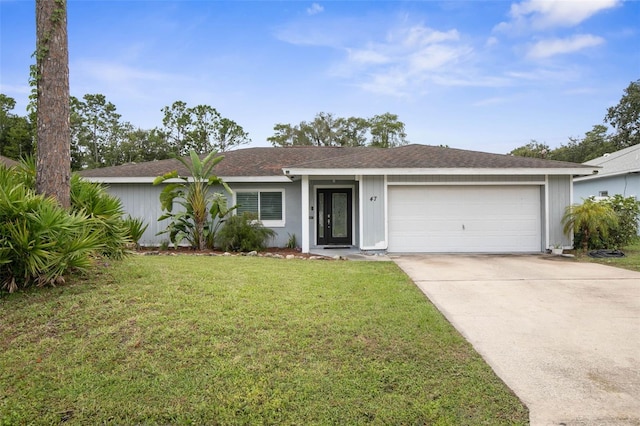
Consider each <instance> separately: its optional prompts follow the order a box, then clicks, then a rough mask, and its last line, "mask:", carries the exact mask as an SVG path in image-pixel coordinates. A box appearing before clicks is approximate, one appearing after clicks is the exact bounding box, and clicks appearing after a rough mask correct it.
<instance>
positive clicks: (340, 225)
mask: <svg viewBox="0 0 640 426" xmlns="http://www.w3.org/2000/svg"><path fill="white" fill-rule="evenodd" d="M352 202H353V199H352V191H351V188H322V189H318V192H317V200H316V206H317V218H318V222H317V226H318V228H317V234H316V235H317V236H318V245H345V244H346V245H351V243H352V219H353V218H352V208H351V206H352Z"/></svg>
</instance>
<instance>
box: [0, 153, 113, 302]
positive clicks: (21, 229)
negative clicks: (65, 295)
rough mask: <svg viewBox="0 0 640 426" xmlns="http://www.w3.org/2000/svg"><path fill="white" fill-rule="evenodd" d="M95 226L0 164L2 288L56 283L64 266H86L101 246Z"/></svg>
mask: <svg viewBox="0 0 640 426" xmlns="http://www.w3.org/2000/svg"><path fill="white" fill-rule="evenodd" d="M95 229H97V224H96V223H95V219H92V218H90V217H88V216H86V215H84V214H83V213H81V212H72V213H69V212H67V211H66V210H65V209H63V208H62V207H60V206H59V205H58V203H57V202H56V201H55V200H54V199H53V198H45V197H44V196H42V195H37V194H36V193H35V192H34V190H33V189H31V188H29V187H27V185H25V183H24V182H23V181H22V176H21V175H20V174H19V173H13V172H12V171H10V170H8V169H7V168H6V167H3V166H0V259H1V260H0V288H2V289H5V290H8V291H9V292H13V291H15V290H17V289H18V288H20V287H26V286H29V285H31V284H35V285H39V286H42V285H47V284H50V285H55V284H58V283H62V282H64V278H63V275H64V274H65V273H66V272H67V271H69V270H75V269H79V270H82V269H86V268H88V267H89V266H90V265H91V260H92V254H93V253H94V252H95V251H96V250H99V249H101V248H102V247H103V245H102V236H101V234H100V233H99V232H95Z"/></svg>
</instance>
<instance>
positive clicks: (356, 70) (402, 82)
mask: <svg viewBox="0 0 640 426" xmlns="http://www.w3.org/2000/svg"><path fill="white" fill-rule="evenodd" d="M459 39H460V34H459V33H458V31H457V30H455V29H453V30H449V31H438V30H434V29H432V28H428V27H426V26H423V25H414V26H409V27H401V28H398V29H395V30H392V31H389V32H388V33H387V35H386V37H385V39H384V40H383V41H380V42H377V43H368V44H367V45H366V46H365V47H363V48H349V49H347V52H348V55H347V57H346V58H345V60H344V62H343V63H341V64H340V65H339V66H338V67H336V68H337V69H339V70H340V73H339V74H340V75H341V76H343V77H348V78H352V79H354V80H357V81H358V83H357V85H358V86H359V87H361V88H362V89H364V90H366V91H370V92H374V93H381V94H393V95H397V96H404V95H407V94H410V93H414V92H415V91H416V90H418V91H421V90H423V89H422V86H423V83H424V82H425V81H426V80H431V81H433V77H434V76H436V75H437V74H439V73H442V72H448V71H447V70H450V68H451V66H452V65H453V64H454V63H457V62H459V61H461V60H464V59H465V58H467V57H468V56H469V55H470V54H471V53H472V51H473V50H472V49H471V48H470V47H468V46H466V45H465V44H464V43H461V42H460V41H459Z"/></svg>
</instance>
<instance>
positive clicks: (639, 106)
mask: <svg viewBox="0 0 640 426" xmlns="http://www.w3.org/2000/svg"><path fill="white" fill-rule="evenodd" d="M604 121H605V122H606V123H609V124H611V126H612V127H613V128H614V129H615V131H616V133H615V134H614V135H613V136H612V137H611V141H612V142H613V144H614V145H615V146H616V148H617V149H623V148H626V147H629V146H632V145H637V144H639V143H640V80H636V81H632V82H631V83H630V84H629V86H627V88H626V89H624V95H623V96H622V99H620V102H618V104H617V105H615V106H612V107H610V108H609V109H608V110H607V115H606V116H605V118H604Z"/></svg>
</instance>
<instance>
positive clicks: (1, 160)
mask: <svg viewBox="0 0 640 426" xmlns="http://www.w3.org/2000/svg"><path fill="white" fill-rule="evenodd" d="M0 164H4V165H5V166H7V167H13V166H17V165H18V162H17V161H15V160H12V159H11V158H7V157H3V156H2V155H0Z"/></svg>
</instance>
